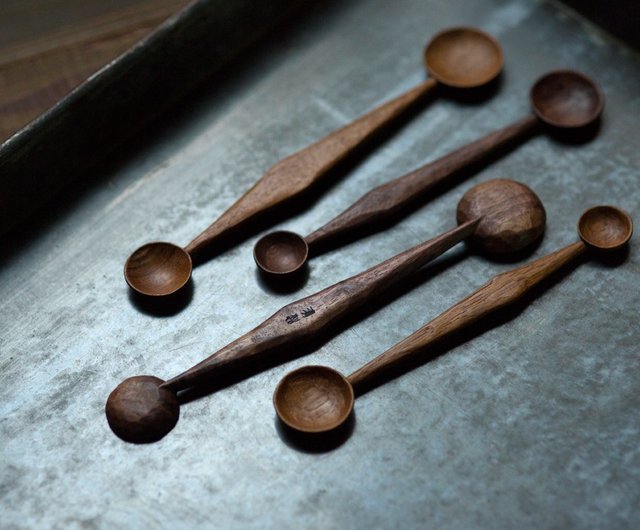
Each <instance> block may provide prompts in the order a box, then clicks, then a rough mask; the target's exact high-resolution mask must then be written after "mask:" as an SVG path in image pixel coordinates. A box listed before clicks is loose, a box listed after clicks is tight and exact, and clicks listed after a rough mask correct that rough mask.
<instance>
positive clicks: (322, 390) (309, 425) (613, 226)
mask: <svg viewBox="0 0 640 530" xmlns="http://www.w3.org/2000/svg"><path fill="white" fill-rule="evenodd" d="M632 232H633V222H632V220H631V217H630V216H629V215H628V214H627V213H626V212H624V211H622V210H620V209H618V208H615V207H613V206H596V207H594V208H591V209H589V210H587V211H586V212H585V213H584V214H583V215H582V217H581V218H580V221H579V223H578V233H579V235H580V238H581V240H580V241H578V242H576V243H573V244H572V245H569V246H567V247H565V248H563V249H561V250H558V251H557V252H554V253H552V254H549V255H547V256H544V257H542V258H540V259H537V260H535V261H533V262H532V263H529V264H527V265H523V266H522V267H518V268H517V269H514V270H511V271H508V272H503V273H502V274H499V275H497V276H495V277H494V278H493V279H492V280H490V281H489V282H487V283H486V284H485V285H484V286H483V287H481V288H480V289H478V290H477V291H475V292H474V293H473V294H471V295H469V296H467V297H466V298H464V299H463V300H461V301H460V302H458V303H457V304H455V305H454V306H453V307H451V308H450V309H448V310H447V311H445V312H444V313H442V314H441V315H439V316H438V317H436V318H435V319H433V320H432V321H431V322H429V323H428V324H426V325H424V326H423V327H422V328H420V329H419V330H418V331H416V332H415V333H413V334H412V335H410V336H409V337H407V338H406V339H404V340H403V341H401V342H399V343H398V344H396V345H395V346H393V347H391V348H390V349H389V350H387V351H386V352H384V353H382V354H381V355H379V356H378V357H376V358H375V359H373V360H372V361H370V362H369V363H367V364H365V365H364V366H363V367H362V368H360V369H359V370H357V371H356V372H354V373H353V374H351V375H350V376H348V377H345V376H343V375H342V374H341V373H340V372H338V371H336V370H333V369H332V368H328V367H326V366H305V367H302V368H298V369H297V370H294V371H292V372H290V373H289V374H287V375H286V376H285V377H284V378H283V379H282V380H281V381H280V383H279V384H278V386H277V388H276V390H275V393H274V395H273V403H274V406H275V409H276V413H277V414H278V417H279V418H280V419H281V420H282V421H283V422H284V423H285V424H286V425H288V426H289V427H290V428H292V429H294V430H295V431H299V432H303V433H324V432H328V431H332V430H333V429H336V428H338V427H339V426H340V425H342V424H343V423H344V422H345V421H346V420H347V419H348V417H349V415H350V414H351V411H352V409H353V403H354V399H355V395H356V394H358V393H359V390H360V389H362V388H364V387H366V386H367V384H368V383H369V382H370V381H371V380H372V379H374V378H376V377H379V376H380V375H381V374H384V373H385V372H386V371H387V370H389V368H391V367H392V366H395V365H396V364H398V363H400V362H401V361H404V360H405V359H407V358H408V357H411V356H413V355H414V354H416V353H418V352H421V353H423V352H424V351H425V349H426V348H427V347H428V346H430V345H432V344H433V343H434V342H436V341H438V340H440V339H442V338H443V337H446V336H447V335H450V334H452V333H455V332H457V331H459V330H460V329H462V328H464V327H466V326H468V325H469V324H471V323H472V322H475V321H476V320H478V319H479V318H482V317H484V316H485V315H487V314H489V313H491V312H492V311H494V310H496V309H498V308H500V307H503V306H506V305H508V304H511V303H513V302H515V301H516V300H518V299H520V298H521V297H522V296H523V295H524V294H525V293H527V292H529V291H530V290H531V289H533V288H534V287H535V286H536V285H537V284H539V283H540V282H541V281H542V280H543V279H545V278H546V277H548V276H549V275H550V274H551V273H553V272H555V271H556V270H558V269H559V268H560V267H562V266H563V265H565V264H566V263H567V262H569V261H571V260H572V259H574V258H575V257H577V256H578V255H580V254H582V253H583V252H584V251H585V250H586V249H587V248H591V249H593V250H595V251H609V250H614V249H618V248H620V247H622V246H623V245H625V244H626V243H627V242H628V241H629V239H630V238H631V234H632Z"/></svg>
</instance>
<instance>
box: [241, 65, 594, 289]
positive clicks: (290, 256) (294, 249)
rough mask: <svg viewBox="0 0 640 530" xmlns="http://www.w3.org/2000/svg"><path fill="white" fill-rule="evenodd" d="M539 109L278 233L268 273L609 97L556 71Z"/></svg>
mask: <svg viewBox="0 0 640 530" xmlns="http://www.w3.org/2000/svg"><path fill="white" fill-rule="evenodd" d="M531 105H532V108H533V113H532V114H530V115H529V116H527V117H526V118H524V119H522V120H520V121H517V122H515V123H514V124H512V125H509V126H507V127H505V128H503V129H500V130H499V131H496V132H493V133H490V134H488V135H487V136H484V137H483V138H480V139H479V140H476V141H475V142H472V143H470V144H468V145H466V146H464V147H462V148H460V149H457V150H456V151H453V152H452V153H449V154H448V155H446V156H444V157H442V158H439V159H438V160H435V161H434V162H431V163H429V164H427V165H424V166H422V167H420V168H418V169H416V170H414V171H412V172H411V173H408V174H406V175H404V176H402V177H399V178H397V179H395V180H392V181H390V182H387V183H386V184H383V185H381V186H378V187H377V188H374V189H372V190H371V191H369V192H368V193H367V194H365V195H364V196H362V197H361V198H360V199H359V200H358V201H356V202H355V203H354V204H353V205H351V206H350V207H349V208H347V209H346V210H345V211H344V212H342V213H341V214H340V215H338V216H337V217H335V218H334V219H333V220H331V221H329V222H328V223H327V224H325V225H324V226H322V227H320V228H318V229H317V230H316V231H315V232H313V233H311V234H309V235H308V236H306V237H302V236H300V235H298V234H296V233H294V232H287V231H278V232H272V233H270V234H267V235H265V236H264V237H262V238H261V239H260V240H258V242H257V243H256V245H255V247H254V252H253V257H254V260H255V262H256V264H257V265H258V267H259V268H260V269H261V270H262V272H263V273H265V274H266V275H271V276H274V277H284V276H286V275H289V274H293V273H295V272H297V271H298V270H300V268H301V267H303V266H304V264H305V263H306V262H307V259H308V256H309V254H310V250H312V248H313V247H316V246H318V245H319V244H320V243H326V242H327V241H329V240H335V239H337V238H339V237H340V236H342V235H343V234H345V233H346V232H349V231H352V230H354V229H355V228H358V227H362V226H364V225H367V224H373V223H376V222H379V221H381V220H383V219H385V218H387V217H389V216H390V215H393V214H394V213H396V212H397V211H399V210H401V209H402V208H404V207H405V206H406V205H407V204H408V203H409V202H411V201H412V200H414V199H415V198H416V196H418V195H419V194H422V193H424V192H426V191H427V190H428V189H430V188H432V187H433V186H435V185H436V184H440V183H442V182H444V181H445V180H446V179H449V178H451V177H452V176H458V175H459V174H460V172H461V170H462V169H464V168H466V167H468V166H470V165H471V164H474V163H477V162H479V161H480V160H482V159H483V158H485V157H487V156H488V155H490V154H492V153H494V152H496V151H497V150H499V149H501V148H502V147H504V146H505V145H506V144H508V143H510V142H513V141H514V140H515V139H517V138H520V137H524V136H525V135H526V134H529V133H530V132H532V131H533V130H534V129H535V128H536V127H538V126H539V125H540V123H541V122H542V123H545V124H547V125H551V126H552V127H556V128H558V127H559V128H565V129H572V128H580V127H584V126H586V125H589V124H591V123H593V122H594V121H595V120H596V119H597V118H598V117H599V116H600V114H601V113H602V109H603V106H604V96H603V95H602V92H601V91H600V89H599V88H598V86H597V85H596V84H595V82H594V81H592V80H591V79H589V78H588V77H586V76H584V75H583V74H580V73H578V72H572V71H557V72H550V73H548V74H546V75H544V76H543V77H541V78H540V79H538V81H536V83H535V84H534V85H533V87H532V89H531Z"/></svg>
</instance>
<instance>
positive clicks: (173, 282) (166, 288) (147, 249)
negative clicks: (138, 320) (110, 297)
mask: <svg viewBox="0 0 640 530" xmlns="http://www.w3.org/2000/svg"><path fill="white" fill-rule="evenodd" d="M192 268H193V265H192V263H191V256H189V254H188V253H187V252H186V251H185V250H184V249H183V248H181V247H179V246H177V245H174V244H173V243H165V242H155V243H147V244H146V245H143V246H141V247H140V248H139V249H137V250H136V251H135V252H134V253H133V254H131V256H129V259H128V260H127V262H126V263H125V264H124V278H125V280H126V281H127V283H128V284H129V287H131V288H132V289H133V290H134V291H136V292H137V293H139V294H142V295H145V296H167V295H170V294H173V293H175V292H177V291H179V290H180V289H182V288H183V287H184V286H185V285H186V283H187V282H188V281H189V278H191V270H192Z"/></svg>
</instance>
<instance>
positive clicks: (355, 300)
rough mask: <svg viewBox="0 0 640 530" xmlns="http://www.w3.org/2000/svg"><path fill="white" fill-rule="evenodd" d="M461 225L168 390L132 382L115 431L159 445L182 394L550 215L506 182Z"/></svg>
mask: <svg viewBox="0 0 640 530" xmlns="http://www.w3.org/2000/svg"><path fill="white" fill-rule="evenodd" d="M474 190H475V191H474ZM458 219H459V221H462V220H464V221H462V224H461V225H460V226H458V227H457V228H454V229H453V230H449V231H448V232H445V233H444V234H442V235H440V236H438V237H436V238H434V239H431V240H429V241H427V242H425V243H422V244H420V245H417V246H416V247H413V248H411V249H409V250H406V251H404V252H402V253H400V254H398V255H396V256H394V257H392V258H390V259H388V260H386V261H384V262H382V263H380V264H379V265H376V266H375V267H372V268H370V269H368V270H366V271H364V272H361V273H360V274H357V275H356V276H353V277H351V278H348V279H346V280H343V281H341V282H339V283H337V284H335V285H332V286H331V287H327V288H326V289H324V290H322V291H320V292H318V293H316V294H313V295H311V296H307V297H306V298H303V299H301V300H298V301H297V302H293V303H291V304H289V305H286V306H285V307H283V308H282V309H280V310H279V311H277V312H276V313H275V314H274V315H273V316H271V317H270V318H268V319H267V320H266V321H265V322H263V323H262V324H260V325H259V326H258V327H256V328H255V329H253V330H252V331H250V332H248V333H247V334H245V335H243V336H242V337H240V338H239V339H237V340H235V341H234V342H232V343H231V344H229V345H227V346H225V347H224V348H222V349H221V350H219V351H218V352H216V353H214V354H213V355H211V356H210V357H208V358H207V359H205V360H204V361H202V362H201V363H199V364H197V365H195V366H194V367H193V368H190V369H189V370H187V371H185V372H183V373H182V374H180V375H178V376H176V377H174V378H173V379H170V380H169V381H167V382H166V383H164V382H163V381H162V380H160V379H158V378H155V377H150V376H137V377H131V378H129V379H126V380H125V381H123V382H122V383H121V384H120V385H119V386H118V387H117V388H116V389H115V390H114V391H113V392H112V393H111V395H110V396H109V399H108V400H107V405H106V413H107V419H108V421H109V425H110V426H111V428H112V429H113V431H114V432H115V433H116V434H117V435H118V436H120V437H121V438H122V439H124V440H127V441H131V442H138V443H139V442H148V441H154V440H158V439H160V438H162V436H164V435H165V434H166V433H168V432H169V431H170V430H171V429H172V428H173V426H174V425H175V423H176V422H177V421H178V415H179V407H178V406H177V399H176V392H177V391H179V390H182V389H185V388H188V387H192V386H196V385H198V384H201V383H204V382H206V381H211V380H212V379H213V378H214V377H215V376H216V375H220V374H222V373H224V372H226V371H229V370H231V369H233V368H234V367H236V366H238V365H240V364H242V363H249V362H252V361H255V360H257V359H259V358H260V357H261V356H262V355H264V354H265V353H267V352H269V351H273V350H275V349H276V348H278V347H281V346H283V345H285V344H291V343H295V342H297V341H302V340H308V339H309V338H310V337H312V336H313V335H314V334H317V333H319V332H321V331H322V330H324V328H326V327H327V326H329V325H330V324H331V323H333V322H335V321H336V320H338V319H339V318H340V317H342V316H343V315H345V314H347V313H348V312H350V311H352V310H354V309H355V308H356V307H359V306H361V305H362V304H364V303H365V302H366V301H368V300H371V299H373V298H376V297H377V296H379V294H380V293H381V292H383V291H384V290H385V289H387V288H388V287H390V286H391V285H393V284H394V283H396V282H397V281H398V280H400V279H401V278H403V277H405V276H407V275H408V274H410V273H412V272H414V271H416V270H418V269H419V268H420V267H422V266H423V265H424V264H425V263H427V262H428V261H430V260H431V259H433V258H435V257H436V256H439V255H440V254H442V253H443V252H444V251H446V250H447V249H449V248H451V247H452V246H453V245H455V244H456V243H458V242H459V241H462V240H463V239H465V238H467V237H470V236H472V235H473V236H474V240H476V241H477V243H478V244H479V245H481V246H482V247H483V248H486V249H487V250H493V249H500V251H503V252H504V251H506V250H507V249H508V248H511V249H512V250H513V251H517V250H520V249H522V248H523V247H525V246H527V245H529V244H531V243H532V242H533V241H535V240H536V239H537V238H538V237H539V236H540V234H541V233H542V230H543V229H544V223H545V215H544V209H543V208H542V204H541V203H540V201H539V199H538V198H537V197H536V196H535V194H534V193H533V192H532V191H531V190H530V189H529V188H527V187H526V186H525V185H524V184H518V183H516V182H512V181H507V180H496V181H492V182H487V183H484V184H481V185H479V186H476V187H475V188H474V189H472V190H470V191H469V192H468V193H467V194H465V196H464V197H463V199H462V200H461V201H460V203H459V206H458Z"/></svg>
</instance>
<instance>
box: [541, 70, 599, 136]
mask: <svg viewBox="0 0 640 530" xmlns="http://www.w3.org/2000/svg"><path fill="white" fill-rule="evenodd" d="M531 106H532V108H533V112H534V113H535V114H536V116H537V117H538V118H539V119H540V120H541V121H543V122H544V123H546V124H548V125H552V126H554V127H559V128H563V129H569V128H578V127H586V126H587V125H590V124H592V123H593V122H595V121H596V120H597V119H598V118H599V117H600V114H602V110H603V109H604V95H603V94H602V91H601V90H600V88H599V87H598V85H597V84H596V83H595V82H594V81H593V80H591V79H590V78H588V77H587V76H585V75H583V74H581V73H579V72H574V71H571V70H558V71H555V72H549V73H548V74H546V75H544V76H542V77H541V78H540V79H538V80H537V81H536V83H535V84H534V85H533V87H532V89H531Z"/></svg>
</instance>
